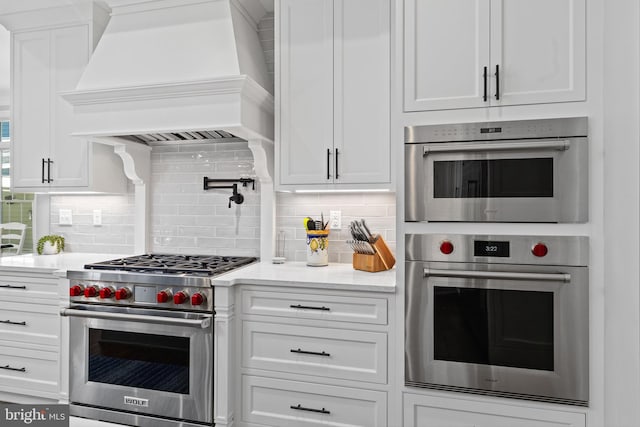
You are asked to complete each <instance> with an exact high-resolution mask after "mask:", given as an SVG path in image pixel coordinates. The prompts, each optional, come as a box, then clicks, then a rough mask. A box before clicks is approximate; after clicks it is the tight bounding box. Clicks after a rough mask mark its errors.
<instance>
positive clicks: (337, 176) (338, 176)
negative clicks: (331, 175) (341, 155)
mask: <svg viewBox="0 0 640 427" xmlns="http://www.w3.org/2000/svg"><path fill="white" fill-rule="evenodd" d="M338 178H340V175H338V149H337V148H336V179H338Z"/></svg>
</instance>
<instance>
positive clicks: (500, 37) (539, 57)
mask: <svg viewBox="0 0 640 427" xmlns="http://www.w3.org/2000/svg"><path fill="white" fill-rule="evenodd" d="M404 13H405V19H404V25H405V28H404V37H405V39H404V61H405V63H404V109H405V111H424V110H443V109H455V108H472V107H485V106H504V105H518V104H534V103H551V102H564V101H581V100H584V99H585V88H586V80H585V69H586V64H585V39H586V35H585V24H586V15H585V0H522V1H517V2H516V1H505V0H405V10H404Z"/></svg>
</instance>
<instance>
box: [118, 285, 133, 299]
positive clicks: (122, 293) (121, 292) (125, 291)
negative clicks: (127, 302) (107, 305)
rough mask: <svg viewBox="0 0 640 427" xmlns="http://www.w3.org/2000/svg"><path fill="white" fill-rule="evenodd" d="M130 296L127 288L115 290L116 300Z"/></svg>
mask: <svg viewBox="0 0 640 427" xmlns="http://www.w3.org/2000/svg"><path fill="white" fill-rule="evenodd" d="M130 296H131V291H130V290H129V288H120V289H118V290H117V291H116V299H117V300H118V301H120V300H123V299H128V298H129V297H130Z"/></svg>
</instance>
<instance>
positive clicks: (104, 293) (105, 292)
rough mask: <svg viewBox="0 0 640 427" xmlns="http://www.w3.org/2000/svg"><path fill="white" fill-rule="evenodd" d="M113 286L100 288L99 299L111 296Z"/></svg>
mask: <svg viewBox="0 0 640 427" xmlns="http://www.w3.org/2000/svg"><path fill="white" fill-rule="evenodd" d="M113 294H114V291H113V288H112V287H109V286H105V287H104V288H102V289H100V299H109V298H113Z"/></svg>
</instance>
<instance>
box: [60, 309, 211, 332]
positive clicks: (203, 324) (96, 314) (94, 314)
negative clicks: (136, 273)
mask: <svg viewBox="0 0 640 427" xmlns="http://www.w3.org/2000/svg"><path fill="white" fill-rule="evenodd" d="M60 315H61V316H70V317H85V318H88V319H105V320H119V321H124V322H140V323H154V324H159V325H170V326H192V327H198V328H202V329H205V328H207V327H209V325H210V324H211V316H206V317H204V318H203V319H199V320H195V319H177V318H172V317H162V316H142V315H139V314H120V313H108V312H102V311H88V310H74V309H73V308H63V309H61V310H60Z"/></svg>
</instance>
